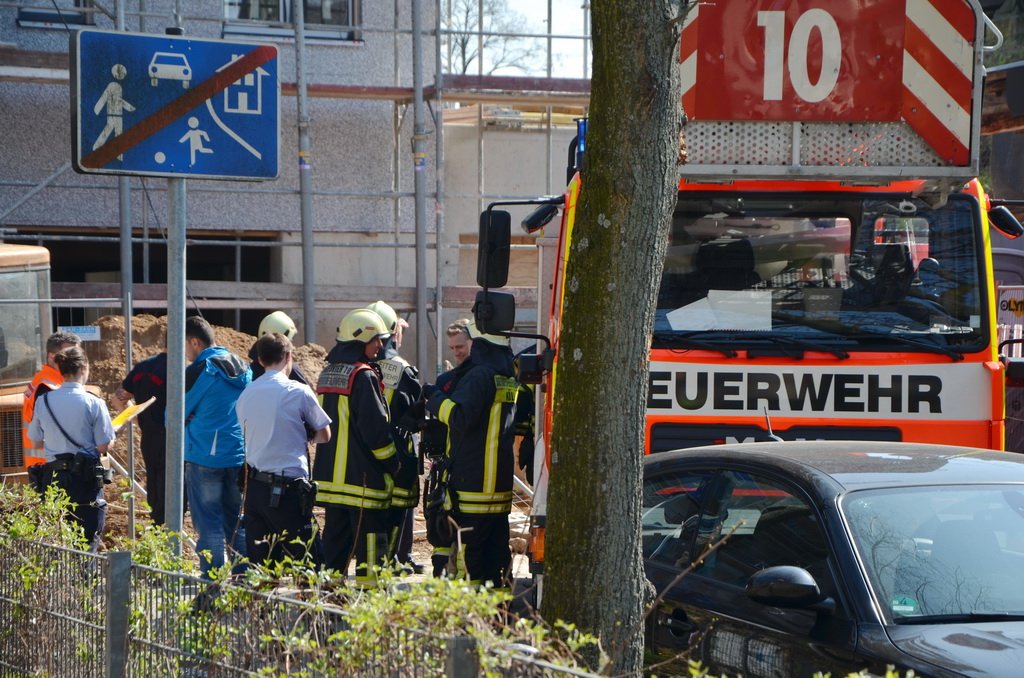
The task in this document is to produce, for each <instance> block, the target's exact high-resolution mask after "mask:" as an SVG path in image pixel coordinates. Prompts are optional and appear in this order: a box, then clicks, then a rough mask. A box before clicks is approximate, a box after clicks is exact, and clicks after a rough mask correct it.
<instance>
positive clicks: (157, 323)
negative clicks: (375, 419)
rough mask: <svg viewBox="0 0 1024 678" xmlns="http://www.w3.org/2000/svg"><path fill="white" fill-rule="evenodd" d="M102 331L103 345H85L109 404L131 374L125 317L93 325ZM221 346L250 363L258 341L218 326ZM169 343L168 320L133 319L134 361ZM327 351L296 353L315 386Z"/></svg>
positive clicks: (312, 348)
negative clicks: (125, 346) (112, 396)
mask: <svg viewBox="0 0 1024 678" xmlns="http://www.w3.org/2000/svg"><path fill="white" fill-rule="evenodd" d="M93 324H94V325H96V326H98V327H99V328H100V336H101V337H102V340H101V341H90V342H86V343H85V351H86V353H87V354H88V356H89V363H90V366H89V381H90V382H91V383H92V384H93V385H94V386H95V387H97V388H98V389H99V390H100V391H101V392H102V393H103V395H104V396H106V397H107V399H108V402H109V398H110V396H111V395H113V393H114V391H116V390H117V387H118V386H120V385H121V381H122V380H123V379H124V377H125V375H126V374H127V373H128V370H127V369H125V364H126V363H125V359H124V334H125V323H124V316H120V315H107V316H103V317H102V318H100V319H99V320H97V321H96V322H94V323H93ZM213 329H214V334H215V336H216V339H217V344H219V345H220V346H223V347H224V348H226V349H228V350H229V351H231V352H232V353H234V354H235V355H237V356H239V357H240V358H242V359H244V360H246V361H247V362H248V360H249V349H250V348H251V347H252V345H253V343H255V342H256V337H254V336H253V335H251V334H246V333H245V332H239V331H238V330H236V329H233V328H230V327H222V326H219V325H214V327H213ZM166 343H167V317H166V316H161V317H156V316H152V315H145V314H143V315H136V316H134V317H133V318H132V361H133V364H134V363H138V362H139V361H141V360H145V359H146V358H148V357H150V356H152V355H155V354H157V353H159V352H160V351H162V350H164V347H165V345H166ZM326 356H327V349H325V348H324V347H323V346H320V345H319V344H306V345H305V346H299V347H298V348H296V349H295V362H296V364H298V366H299V368H300V369H301V370H302V371H303V372H304V373H305V374H306V376H307V377H309V379H310V381H311V383H313V384H315V383H316V380H317V378H318V377H319V376H320V371H321V370H322V369H323V365H324V359H325V358H326Z"/></svg>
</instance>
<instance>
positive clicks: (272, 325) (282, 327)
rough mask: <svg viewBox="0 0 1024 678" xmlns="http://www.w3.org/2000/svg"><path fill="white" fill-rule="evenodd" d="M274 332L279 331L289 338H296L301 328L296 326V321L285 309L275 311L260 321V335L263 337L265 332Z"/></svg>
mask: <svg viewBox="0 0 1024 678" xmlns="http://www.w3.org/2000/svg"><path fill="white" fill-rule="evenodd" d="M272 332H277V333H278V334H283V335H284V336H286V337H288V338H289V339H294V338H295V335H296V334H298V332H299V330H298V329H297V328H296V327H295V321H293V320H292V319H291V318H289V317H288V314H287V313H285V312H284V311H274V312H273V313H271V314H270V315H268V316H267V317H266V318H264V319H263V320H261V321H260V331H259V335H258V336H261V337H262V336H263V335H264V334H271V333H272Z"/></svg>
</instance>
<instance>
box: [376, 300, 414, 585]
mask: <svg viewBox="0 0 1024 678" xmlns="http://www.w3.org/2000/svg"><path fill="white" fill-rule="evenodd" d="M367 308H368V309H370V310H371V311H373V312H374V313H376V314H377V315H379V316H380V317H381V320H383V321H384V325H385V326H386V327H387V328H388V330H389V331H390V332H391V337H390V338H389V339H388V340H387V341H385V342H384V346H383V347H382V348H381V351H380V353H379V354H378V355H377V365H378V366H379V367H380V370H381V379H382V380H383V383H384V399H385V400H387V402H388V414H389V416H390V417H391V433H392V436H393V437H394V439H395V450H396V451H397V452H398V461H399V463H400V464H401V468H400V469H399V471H398V474H397V475H396V476H395V487H394V489H393V491H392V494H391V520H392V524H391V534H390V538H389V542H388V547H389V551H390V553H391V555H392V557H393V558H394V559H395V561H396V562H397V563H398V564H399V565H401V566H404V567H406V568H409V569H411V570H412V571H413V572H414V573H416V574H421V573H422V572H423V566H422V565H420V564H419V563H417V562H416V561H415V560H413V557H412V532H413V512H414V511H415V509H416V505H417V504H419V501H420V492H419V490H420V487H419V486H420V472H419V471H420V468H419V467H420V465H419V457H418V456H417V455H416V448H415V445H414V444H413V434H412V432H411V431H409V429H408V428H405V427H403V426H400V425H399V422H400V421H402V418H403V417H404V416H405V414H406V412H408V411H409V410H410V408H411V407H412V406H413V404H414V403H415V402H416V401H417V400H419V399H420V392H421V390H422V388H423V387H422V386H421V385H420V379H419V374H420V373H419V371H418V370H417V369H416V368H415V367H413V366H412V365H410V364H409V361H407V360H406V359H405V358H403V357H402V356H400V355H399V354H398V351H399V349H401V347H402V330H403V328H405V327H408V325H409V324H408V323H407V322H405V320H403V319H402V318H399V317H398V314H397V313H396V312H395V309H393V308H392V307H391V306H389V305H388V304H386V303H384V302H383V301H375V302H374V303H372V304H370V305H369V306H367Z"/></svg>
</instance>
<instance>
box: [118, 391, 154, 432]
mask: <svg viewBox="0 0 1024 678" xmlns="http://www.w3.org/2000/svg"><path fill="white" fill-rule="evenodd" d="M155 402H156V396H151V397H150V398H149V400H147V401H145V402H141V403H134V404H132V405H129V406H128V407H126V408H124V409H123V410H121V413H120V414H118V415H117V416H116V417H114V418H113V419H112V420H111V422H110V423H111V424H113V425H114V431H115V432H116V433H120V432H121V429H122V428H124V426H125V424H127V423H128V422H129V421H131V420H132V419H134V418H135V417H137V416H139V415H140V414H142V413H143V412H144V411H145V410H146V408H148V407H149V406H150V405H152V404H153V403H155Z"/></svg>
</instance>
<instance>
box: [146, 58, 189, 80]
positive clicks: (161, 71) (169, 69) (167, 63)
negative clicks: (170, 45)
mask: <svg viewBox="0 0 1024 678" xmlns="http://www.w3.org/2000/svg"><path fill="white" fill-rule="evenodd" d="M160 80H181V86H182V87H184V88H185V89H188V84H189V82H190V81H191V80H192V69H191V68H190V67H189V65H188V59H186V58H185V55H184V54H176V53H174V52H156V53H155V54H153V60H152V61H150V62H149V81H150V84H151V85H153V87H156V85H157V83H158V82H159V81H160Z"/></svg>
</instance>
